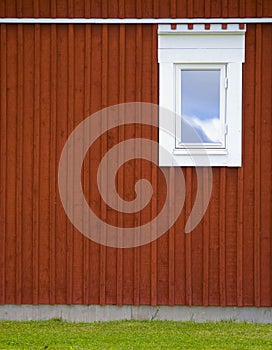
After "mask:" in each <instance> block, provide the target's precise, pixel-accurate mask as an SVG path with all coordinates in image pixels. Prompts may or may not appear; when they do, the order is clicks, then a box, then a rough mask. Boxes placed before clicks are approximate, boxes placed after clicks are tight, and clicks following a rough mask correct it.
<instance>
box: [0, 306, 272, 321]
mask: <svg viewBox="0 0 272 350" xmlns="http://www.w3.org/2000/svg"><path fill="white" fill-rule="evenodd" d="M52 318H61V319H63V320H66V321H72V322H97V321H115V320H171V321H195V322H206V321H222V320H224V321H230V320H232V321H238V322H243V321H247V322H256V323H271V324H272V307H259V308H257V307H219V306H208V307H205V306H191V307H190V306H148V305H140V306H131V305H124V306H116V305H105V306H100V305H90V306H84V305H1V306H0V320H18V321H28V320H48V319H52Z"/></svg>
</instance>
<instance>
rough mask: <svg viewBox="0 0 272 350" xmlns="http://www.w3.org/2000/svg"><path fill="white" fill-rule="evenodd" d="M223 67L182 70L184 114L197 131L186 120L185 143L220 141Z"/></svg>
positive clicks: (183, 130) (182, 130) (183, 116)
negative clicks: (221, 68) (187, 124)
mask: <svg viewBox="0 0 272 350" xmlns="http://www.w3.org/2000/svg"><path fill="white" fill-rule="evenodd" d="M219 97H220V70H182V71H181V115H182V118H183V120H184V121H185V122H187V123H189V124H190V126H191V127H192V128H193V129H194V130H195V131H196V132H197V134H198V137H196V136H194V135H193V134H194V133H193V132H192V130H191V131H190V128H188V126H187V127H186V123H184V122H183V123H182V128H181V140H182V142H185V143H186V142H188V143H191V142H199V138H200V140H201V142H209V143H211V142H212V143H214V142H219V141H220V136H219V130H220V98H219Z"/></svg>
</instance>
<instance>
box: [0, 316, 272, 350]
mask: <svg viewBox="0 0 272 350" xmlns="http://www.w3.org/2000/svg"><path fill="white" fill-rule="evenodd" d="M0 349H137V350H138V349H228V350H229V349H250V350H251V349H272V325H263V324H252V323H235V322H217V323H212V322H207V323H194V322H169V321H163V322H162V321H120V322H98V323H70V322H65V321H61V320H50V321H42V322H34V321H31V322H7V321H4V322H0Z"/></svg>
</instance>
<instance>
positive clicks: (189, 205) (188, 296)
mask: <svg viewBox="0 0 272 350" xmlns="http://www.w3.org/2000/svg"><path fill="white" fill-rule="evenodd" d="M185 174H186V177H185V178H186V180H185V181H186V200H185V217H186V220H187V219H188V217H189V215H190V211H191V208H192V198H191V193H190V191H191V188H192V169H191V168H189V167H188V168H186V169H185ZM187 189H189V190H187ZM185 247H186V248H185V249H186V252H185V256H186V258H185V259H186V280H185V284H186V305H189V306H191V305H192V304H193V300H192V256H191V254H192V233H189V234H186V236H185Z"/></svg>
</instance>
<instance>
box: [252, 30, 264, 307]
mask: <svg viewBox="0 0 272 350" xmlns="http://www.w3.org/2000/svg"><path fill="white" fill-rule="evenodd" d="M255 70H256V76H255V79H256V82H255V84H256V85H255V86H256V89H255V118H254V127H255V130H254V131H255V133H254V302H255V305H256V306H260V192H261V182H260V179H261V166H260V159H261V147H260V146H261V138H260V123H261V94H262V91H261V81H262V26H261V25H258V24H257V25H256V65H255Z"/></svg>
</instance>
